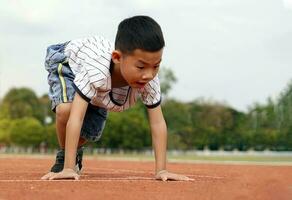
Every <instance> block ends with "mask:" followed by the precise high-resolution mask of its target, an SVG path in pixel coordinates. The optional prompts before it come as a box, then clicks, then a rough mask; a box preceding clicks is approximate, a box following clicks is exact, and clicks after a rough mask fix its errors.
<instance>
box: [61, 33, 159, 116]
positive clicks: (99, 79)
mask: <svg viewBox="0 0 292 200" xmlns="http://www.w3.org/2000/svg"><path fill="white" fill-rule="evenodd" d="M113 50H114V45H113V44H112V43H111V42H109V41H108V40H106V39H105V38H103V37H100V36H94V37H89V38H83V39H77V40H71V41H70V42H69V43H68V45H67V46H66V48H65V54H66V56H67V58H68V62H69V65H70V67H71V69H72V71H73V73H74V75H75V79H74V85H75V89H76V91H77V92H78V93H79V94H80V95H81V96H82V97H83V98H84V99H85V100H87V101H88V102H89V103H91V104H92V105H95V106H99V107H103V108H106V109H107V110H109V111H115V112H121V111H123V110H125V109H128V108H130V107H131V106H133V105H134V104H135V103H136V101H137V98H138V97H141V99H142V102H143V103H144V104H145V105H146V106H147V107H149V108H152V107H156V106H158V105H159V104H160V101H161V93H160V84H159V79H158V75H157V76H156V77H155V78H154V79H153V80H151V81H150V82H149V83H147V84H146V85H145V86H144V88H141V89H137V88H131V87H130V86H125V87H121V88H112V86H111V82H112V81H111V73H110V63H111V54H112V52H113Z"/></svg>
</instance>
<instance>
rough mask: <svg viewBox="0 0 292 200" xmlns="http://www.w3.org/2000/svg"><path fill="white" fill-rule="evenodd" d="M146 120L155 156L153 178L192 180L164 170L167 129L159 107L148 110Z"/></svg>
mask: <svg viewBox="0 0 292 200" xmlns="http://www.w3.org/2000/svg"><path fill="white" fill-rule="evenodd" d="M148 118H149V124H150V129H151V135H152V144H153V149H154V154H155V166H156V167H155V174H156V175H155V177H156V179H158V180H163V181H166V180H192V179H190V178H188V177H186V176H184V175H178V174H174V173H169V172H168V171H167V170H166V149H167V127H166V123H165V120H164V117H163V114H162V110H161V106H160V105H159V106H157V107H155V108H148Z"/></svg>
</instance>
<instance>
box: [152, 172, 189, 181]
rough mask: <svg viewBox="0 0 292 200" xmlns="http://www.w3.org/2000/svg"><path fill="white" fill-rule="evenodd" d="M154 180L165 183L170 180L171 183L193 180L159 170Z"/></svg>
mask: <svg viewBox="0 0 292 200" xmlns="http://www.w3.org/2000/svg"><path fill="white" fill-rule="evenodd" d="M155 179H156V180H162V181H167V180H172V181H193V180H194V179H192V178H189V177H187V176H184V175H179V174H174V173H169V172H168V171H166V170H161V171H159V172H158V173H157V174H156V176H155Z"/></svg>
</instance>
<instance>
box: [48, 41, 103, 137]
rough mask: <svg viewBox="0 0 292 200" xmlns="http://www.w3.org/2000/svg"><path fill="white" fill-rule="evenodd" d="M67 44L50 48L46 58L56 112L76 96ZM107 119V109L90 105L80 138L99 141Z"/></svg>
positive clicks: (50, 94) (50, 93) (53, 105)
mask: <svg viewBox="0 0 292 200" xmlns="http://www.w3.org/2000/svg"><path fill="white" fill-rule="evenodd" d="M67 44H68V42H66V43H62V44H55V45H51V46H49V47H48V48H47V55H46V58H45V68H46V70H47V71H48V72H49V74H48V83H49V86H50V89H49V97H50V99H51V102H52V110H53V111H54V112H55V111H56V107H57V106H58V105H59V104H61V103H70V102H72V101H73V98H74V95H75V90H74V88H73V81H74V78H75V76H74V74H73V72H72V70H71V69H70V66H69V64H68V62H67V57H66V55H65V54H64V49H65V47H66V45H67ZM106 118H107V110H106V109H104V108H100V107H96V106H93V105H91V104H89V105H88V108H87V111H86V114H85V117H84V121H83V125H82V129H81V133H80V136H81V137H83V138H84V139H86V140H89V141H93V142H95V141H98V140H99V139H100V137H101V135H102V131H103V129H104V126H105V122H106Z"/></svg>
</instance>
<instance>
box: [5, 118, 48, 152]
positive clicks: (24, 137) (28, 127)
mask: <svg viewBox="0 0 292 200" xmlns="http://www.w3.org/2000/svg"><path fill="white" fill-rule="evenodd" d="M10 136H11V142H12V143H13V144H15V145H19V146H23V147H28V146H33V147H37V146H38V145H39V144H40V143H41V142H42V141H45V139H46V135H45V132H44V127H43V126H42V124H41V123H40V122H39V121H38V120H36V119H34V118H22V119H16V120H14V121H13V122H12V125H11V135H10Z"/></svg>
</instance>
